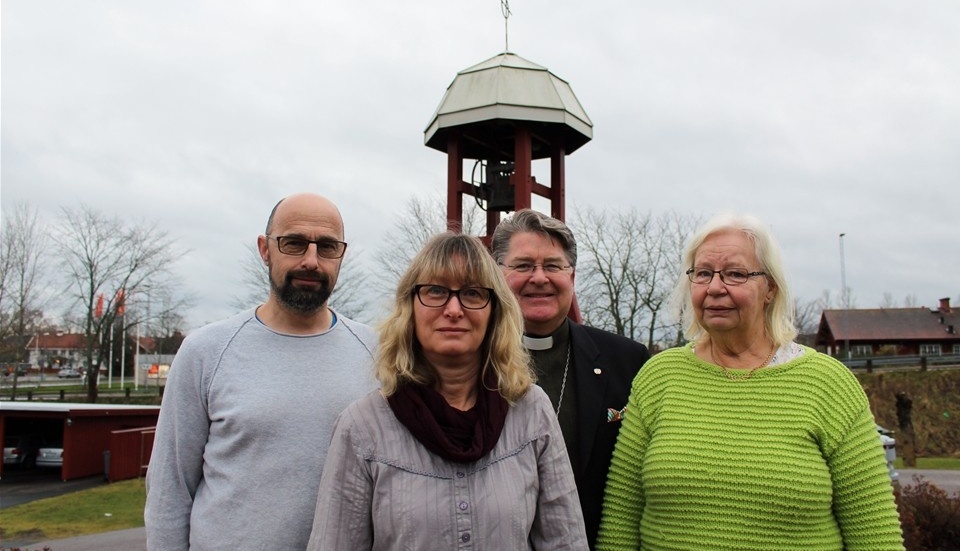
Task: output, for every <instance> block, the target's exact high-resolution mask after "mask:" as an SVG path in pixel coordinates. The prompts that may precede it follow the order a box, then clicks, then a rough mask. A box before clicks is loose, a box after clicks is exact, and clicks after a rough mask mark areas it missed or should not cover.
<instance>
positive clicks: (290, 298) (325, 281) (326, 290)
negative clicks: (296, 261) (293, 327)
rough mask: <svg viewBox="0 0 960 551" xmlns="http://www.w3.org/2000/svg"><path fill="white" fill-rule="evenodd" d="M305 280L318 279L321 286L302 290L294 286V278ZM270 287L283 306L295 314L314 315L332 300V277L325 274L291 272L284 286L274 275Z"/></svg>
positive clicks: (271, 277) (285, 279)
mask: <svg viewBox="0 0 960 551" xmlns="http://www.w3.org/2000/svg"><path fill="white" fill-rule="evenodd" d="M298 276H299V277H301V278H304V279H313V278H316V281H317V282H318V283H319V284H320V286H319V287H317V288H306V289H305V288H300V287H297V286H295V285H294V284H293V278H294V277H298ZM270 287H271V288H272V289H273V293H274V294H275V295H276V296H277V299H278V300H279V301H280V303H281V304H283V305H284V306H286V307H287V308H290V309H291V310H293V311H294V312H298V313H301V314H313V313H315V312H317V311H318V310H320V308H321V307H322V306H323V305H324V304H326V302H327V299H329V298H330V291H331V289H330V277H329V276H328V275H327V274H325V273H323V272H289V273H288V274H287V276H286V277H285V278H284V281H283V286H282V287H281V286H278V285H277V284H276V283H275V282H274V280H273V275H272V274H271V276H270Z"/></svg>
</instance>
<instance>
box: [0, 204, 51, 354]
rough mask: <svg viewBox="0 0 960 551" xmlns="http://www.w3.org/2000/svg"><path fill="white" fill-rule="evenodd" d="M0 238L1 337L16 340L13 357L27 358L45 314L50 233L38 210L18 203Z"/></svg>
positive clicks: (8, 216) (7, 215)
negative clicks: (45, 275)
mask: <svg viewBox="0 0 960 551" xmlns="http://www.w3.org/2000/svg"><path fill="white" fill-rule="evenodd" d="M2 232H3V235H2V237H0V321H2V323H0V337H2V338H3V340H4V342H5V343H13V345H14V347H15V350H10V351H8V352H9V356H10V359H11V360H14V361H25V359H26V350H25V349H24V347H25V346H26V343H27V341H28V340H29V335H30V334H32V333H34V332H35V329H36V327H35V326H36V324H37V323H39V321H40V318H42V314H41V311H40V308H41V306H42V303H43V297H42V296H41V294H42V290H43V273H44V271H43V270H44V261H45V258H46V246H47V241H48V236H47V235H46V233H45V232H44V231H43V229H42V228H41V225H40V221H39V218H38V215H37V211H36V209H31V208H30V207H29V206H28V205H27V204H25V203H21V204H18V205H17V206H16V207H15V208H14V209H13V212H8V213H6V214H5V215H4V217H3V228H2Z"/></svg>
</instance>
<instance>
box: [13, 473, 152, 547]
mask: <svg viewBox="0 0 960 551" xmlns="http://www.w3.org/2000/svg"><path fill="white" fill-rule="evenodd" d="M146 497H147V492H146V489H145V486H144V481H143V479H139V480H125V481H123V482H115V483H113V484H109V485H107V486H101V487H99V488H92V489H90V490H83V491H80V492H73V493H69V494H65V495H62V496H57V497H51V498H47V499H40V500H37V501H32V502H30V503H24V504H23V505H17V506H15V507H9V508H7V509H4V510H3V511H0V519H2V522H0V525H2V527H0V539H2V540H7V539H17V540H20V539H30V540H33V539H37V540H51V539H61V538H70V537H73V536H82V535H85V534H96V533H99V532H110V531H113V530H125V529H127V528H136V527H138V526H143V506H144V502H145V501H146Z"/></svg>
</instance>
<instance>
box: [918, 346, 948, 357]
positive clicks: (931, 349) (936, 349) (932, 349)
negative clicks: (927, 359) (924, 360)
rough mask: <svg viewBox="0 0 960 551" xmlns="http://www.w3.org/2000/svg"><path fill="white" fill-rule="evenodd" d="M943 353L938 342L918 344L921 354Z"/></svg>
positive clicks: (933, 354)
mask: <svg viewBox="0 0 960 551" xmlns="http://www.w3.org/2000/svg"><path fill="white" fill-rule="evenodd" d="M941 354H943V346H942V345H941V344H940V343H927V344H921V345H920V355H921V356H939V355H941Z"/></svg>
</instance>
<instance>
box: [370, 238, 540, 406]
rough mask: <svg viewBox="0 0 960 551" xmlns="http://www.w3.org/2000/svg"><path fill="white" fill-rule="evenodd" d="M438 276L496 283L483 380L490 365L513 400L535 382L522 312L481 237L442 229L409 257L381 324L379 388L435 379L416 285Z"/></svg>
mask: <svg viewBox="0 0 960 551" xmlns="http://www.w3.org/2000/svg"><path fill="white" fill-rule="evenodd" d="M439 279H452V280H454V281H459V282H461V284H462V285H463V286H477V287H487V288H490V289H493V296H492V297H491V300H490V308H491V309H492V310H491V313H490V323H489V325H488V326H487V334H486V336H485V337H484V339H483V343H482V344H481V346H480V351H479V353H480V355H481V358H482V362H483V364H482V365H483V367H482V372H481V375H480V380H481V381H487V380H490V379H488V373H489V372H490V371H491V370H492V372H493V374H494V375H495V380H496V381H497V389H498V390H499V392H500V395H501V396H503V397H504V398H505V399H506V400H507V401H508V402H514V401H516V400H518V399H519V398H520V397H522V396H523V395H524V393H526V391H527V389H528V388H529V387H530V385H531V384H533V382H534V374H533V371H532V369H531V365H530V357H529V355H528V354H527V351H526V349H525V348H524V347H523V341H522V335H523V315H522V313H521V311H520V305H519V304H518V303H517V299H516V298H515V297H514V296H513V293H512V292H511V291H510V288H509V287H508V286H507V282H506V280H505V279H504V278H503V273H502V272H501V271H500V268H499V267H497V264H496V262H494V260H493V257H492V256H491V255H490V253H489V252H487V249H486V247H484V246H483V243H481V241H480V240H479V239H477V238H476V237H473V236H469V235H464V234H457V233H442V234H439V235H435V236H433V237H432V238H431V239H430V240H429V241H428V242H427V244H426V245H424V247H423V249H421V250H420V252H419V253H417V256H416V257H415V258H414V259H413V260H412V261H411V262H410V266H409V267H408V268H407V271H406V272H405V273H404V274H403V276H402V277H401V278H400V282H399V283H398V284H397V292H396V295H395V297H394V307H393V312H391V313H390V315H389V316H388V317H387V319H386V320H385V321H384V322H383V323H382V324H380V327H379V331H380V346H379V348H378V352H377V360H376V373H377V380H379V381H380V391H381V392H382V393H383V395H384V396H390V395H392V394H393V393H395V392H396V391H397V388H398V387H399V386H400V385H401V384H403V383H414V384H420V385H432V384H433V383H434V381H435V380H436V375H435V374H434V373H433V371H432V370H431V369H430V368H429V366H428V365H427V364H426V362H425V361H424V359H423V354H422V351H421V348H420V343H418V342H417V339H416V335H415V332H414V324H415V322H414V308H413V301H414V300H416V298H415V296H414V286H415V285H418V284H422V283H430V282H432V281H437V280H439Z"/></svg>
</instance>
